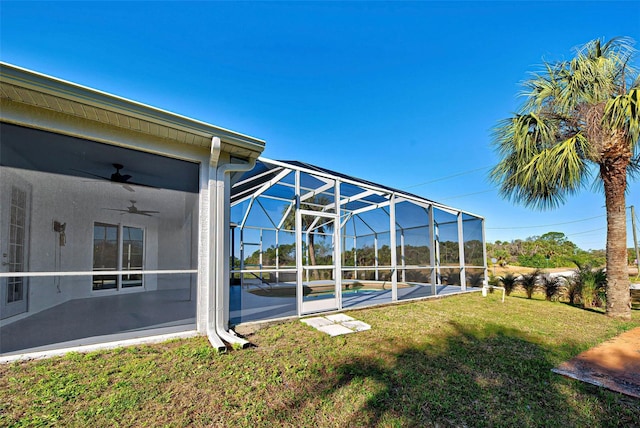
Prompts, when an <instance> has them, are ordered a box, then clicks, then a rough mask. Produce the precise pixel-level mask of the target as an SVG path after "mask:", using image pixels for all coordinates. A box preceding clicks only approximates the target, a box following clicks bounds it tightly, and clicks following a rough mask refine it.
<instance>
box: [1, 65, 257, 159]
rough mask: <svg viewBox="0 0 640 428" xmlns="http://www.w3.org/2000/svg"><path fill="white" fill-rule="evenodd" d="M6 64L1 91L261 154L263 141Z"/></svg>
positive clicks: (178, 138)
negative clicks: (214, 138) (217, 139)
mask: <svg viewBox="0 0 640 428" xmlns="http://www.w3.org/2000/svg"><path fill="white" fill-rule="evenodd" d="M1 65H2V74H1V77H2V80H1V81H0V96H1V97H2V98H6V99H9V100H11V101H14V102H19V103H23V104H26V105H30V106H33V107H37V108H43V109H48V110H53V111H56V112H59V113H63V114H67V115H71V116H75V117H79V118H83V119H88V120H92V121H95V122H99V123H103V124H107V125H111V126H116V127H118V128H122V129H126V130H129V131H133V132H141V133H145V134H149V135H152V136H154V137H159V138H163V139H169V140H172V141H175V142H178V143H180V144H188V145H195V146H199V147H206V148H209V147H210V146H211V139H212V138H213V137H219V138H220V140H221V141H222V150H224V151H226V152H229V153H231V154H233V155H236V156H242V157H257V156H258V155H259V154H260V153H261V152H262V151H263V150H264V144H265V143H264V141H262V140H259V139H256V138H253V137H249V136H246V135H243V134H240V133H236V132H233V131H229V130H226V129H224V128H219V127H216V126H214V125H210V124H207V123H204V122H200V121H197V120H193V119H189V118H186V117H184V116H180V115H176V114H173V113H170V112H167V111H164V110H160V109H156V108H153V107H150V106H146V105H143V104H140V103H137V102H134V101H130V100H126V99H124V98H120V97H116V96H113V95H110V94H106V93H103V92H100V91H95V90H93V89H90V88H86V87H83V86H79V85H75V84H72V83H69V82H65V81H62V80H58V79H55V78H52V77H49V76H45V75H41V74H38V73H34V72H31V71H29V70H24V69H20V68H17V67H13V66H9V65H8V64H1Z"/></svg>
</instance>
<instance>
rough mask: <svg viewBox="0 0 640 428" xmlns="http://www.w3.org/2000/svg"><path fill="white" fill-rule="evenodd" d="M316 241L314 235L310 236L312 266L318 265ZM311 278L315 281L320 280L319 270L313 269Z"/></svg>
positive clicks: (310, 260)
mask: <svg viewBox="0 0 640 428" xmlns="http://www.w3.org/2000/svg"><path fill="white" fill-rule="evenodd" d="M314 244H315V239H314V237H313V233H310V234H309V262H310V264H311V266H315V265H316V248H315V245H314ZM311 277H312V278H313V279H318V278H319V276H318V270H317V269H313V270H312V271H311Z"/></svg>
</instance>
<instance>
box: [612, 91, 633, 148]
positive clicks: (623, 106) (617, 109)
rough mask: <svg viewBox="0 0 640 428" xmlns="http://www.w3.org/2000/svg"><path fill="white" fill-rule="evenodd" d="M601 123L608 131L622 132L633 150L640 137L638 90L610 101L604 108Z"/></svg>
mask: <svg viewBox="0 0 640 428" xmlns="http://www.w3.org/2000/svg"><path fill="white" fill-rule="evenodd" d="M603 121H604V124H605V126H606V127H607V128H608V129H610V130H621V131H623V132H624V134H625V135H626V136H627V139H628V144H630V145H631V148H632V150H633V147H635V146H636V145H637V144H638V138H639V137H640V88H634V89H631V90H630V91H629V92H628V93H626V94H623V95H618V96H617V97H615V98H613V99H610V100H609V101H608V102H607V104H606V106H605V110H604V117H603Z"/></svg>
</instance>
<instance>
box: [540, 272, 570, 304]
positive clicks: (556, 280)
mask: <svg viewBox="0 0 640 428" xmlns="http://www.w3.org/2000/svg"><path fill="white" fill-rule="evenodd" d="M564 281H565V279H564V278H563V277H561V276H551V275H549V274H546V275H541V276H540V285H542V288H543V289H544V295H545V298H546V299H547V300H548V301H553V300H557V298H558V297H559V295H560V292H561V291H562V289H563V288H564V286H563V283H564Z"/></svg>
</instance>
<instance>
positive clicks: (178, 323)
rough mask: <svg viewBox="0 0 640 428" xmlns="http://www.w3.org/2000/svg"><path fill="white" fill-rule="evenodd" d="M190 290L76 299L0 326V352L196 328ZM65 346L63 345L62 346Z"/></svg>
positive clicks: (73, 344) (128, 337) (7, 353)
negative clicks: (150, 330)
mask: <svg viewBox="0 0 640 428" xmlns="http://www.w3.org/2000/svg"><path fill="white" fill-rule="evenodd" d="M195 316H196V301H195V296H190V293H189V289H173V290H163V291H147V292H143V293H128V294H120V295H112V296H104V297H93V298H85V299H75V300H70V301H68V302H65V303H62V304H60V305H57V306H54V307H52V308H49V309H46V310H44V311H41V312H38V313H36V314H34V315H31V316H29V317H27V318H23V319H21V320H18V321H15V322H13V323H10V324H6V321H0V353H1V354H3V355H12V354H18V353H24V352H35V351H44V350H48V349H55V348H61V347H70V346H80V345H89V344H95V343H102V342H108V341H114V340H123V339H132V338H135V337H142V336H145V335H148V331H146V330H149V329H159V330H158V332H157V333H158V334H161V333H174V332H178V331H185V330H193V329H195ZM63 344H64V346H62V345H63Z"/></svg>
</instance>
